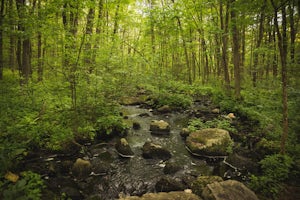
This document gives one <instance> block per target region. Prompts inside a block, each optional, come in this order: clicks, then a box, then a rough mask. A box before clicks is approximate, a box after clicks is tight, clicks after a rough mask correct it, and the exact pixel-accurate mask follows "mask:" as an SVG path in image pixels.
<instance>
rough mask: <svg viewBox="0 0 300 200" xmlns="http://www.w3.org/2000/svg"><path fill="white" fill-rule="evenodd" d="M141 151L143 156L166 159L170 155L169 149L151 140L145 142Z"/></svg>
mask: <svg viewBox="0 0 300 200" xmlns="http://www.w3.org/2000/svg"><path fill="white" fill-rule="evenodd" d="M142 151H143V157H144V158H152V159H162V160H168V159H170V158H171V156H172V155H171V153H170V151H168V150H167V149H165V148H163V147H162V146H160V145H158V144H154V143H152V142H145V144H144V145H143V148H142Z"/></svg>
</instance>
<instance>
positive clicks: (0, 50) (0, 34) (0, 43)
mask: <svg viewBox="0 0 300 200" xmlns="http://www.w3.org/2000/svg"><path fill="white" fill-rule="evenodd" d="M3 19H4V0H1V5H0V80H2V79H3V65H4V64H3Z"/></svg>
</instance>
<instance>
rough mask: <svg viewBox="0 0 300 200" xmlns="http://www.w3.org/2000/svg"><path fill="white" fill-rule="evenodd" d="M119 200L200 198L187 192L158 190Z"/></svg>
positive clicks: (199, 199) (187, 199)
mask: <svg viewBox="0 0 300 200" xmlns="http://www.w3.org/2000/svg"><path fill="white" fill-rule="evenodd" d="M119 200H201V198H200V197H198V196H197V195H195V194H192V193H188V192H183V191H180V192H168V193H166V192H159V193H147V194H144V195H143V196H141V197H137V196H131V197H122V198H120V199H119Z"/></svg>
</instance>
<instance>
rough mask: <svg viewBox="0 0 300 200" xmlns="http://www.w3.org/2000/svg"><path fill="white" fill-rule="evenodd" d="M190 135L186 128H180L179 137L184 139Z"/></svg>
mask: <svg viewBox="0 0 300 200" xmlns="http://www.w3.org/2000/svg"><path fill="white" fill-rule="evenodd" d="M190 133H191V131H190V130H189V129H188V128H182V129H181V131H180V135H181V137H183V138H186V137H187V136H189V135H190Z"/></svg>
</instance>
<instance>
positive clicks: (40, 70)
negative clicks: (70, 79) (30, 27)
mask: <svg viewBox="0 0 300 200" xmlns="http://www.w3.org/2000/svg"><path fill="white" fill-rule="evenodd" d="M40 9H41V1H38V18H39V19H40V18H41V11H40ZM39 28H41V26H39ZM37 40H38V41H37V51H38V52H37V54H38V55H37V57H38V69H37V73H38V81H39V82H40V81H42V80H43V61H42V59H43V58H42V33H41V30H38V35H37Z"/></svg>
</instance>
